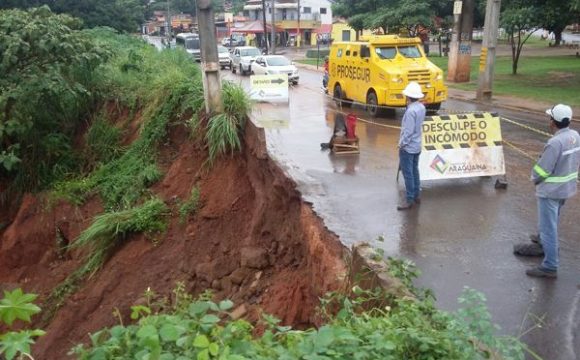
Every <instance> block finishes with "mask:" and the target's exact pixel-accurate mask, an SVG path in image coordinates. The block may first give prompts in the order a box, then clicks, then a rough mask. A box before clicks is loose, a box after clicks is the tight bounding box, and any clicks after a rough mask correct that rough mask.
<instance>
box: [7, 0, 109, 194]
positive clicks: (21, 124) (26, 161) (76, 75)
mask: <svg viewBox="0 0 580 360" xmlns="http://www.w3.org/2000/svg"><path fill="white" fill-rule="evenodd" d="M80 27H81V21H80V20H78V19H75V18H73V17H71V16H68V15H62V14H61V15H56V14H54V13H52V12H51V11H50V9H49V8H48V7H46V6H44V7H40V8H34V9H30V10H28V11H22V10H3V11H0V74H2V76H0V149H2V151H1V152H0V177H1V176H3V175H4V176H8V175H10V174H11V173H14V172H16V173H18V174H21V175H22V176H23V177H24V179H26V181H28V182H32V181H34V180H33V179H32V175H31V171H29V170H30V168H29V167H30V166H41V167H43V168H45V169H50V167H51V164H52V163H54V162H55V159H58V158H60V157H62V156H64V154H65V153H66V151H67V146H69V144H70V141H68V140H70V138H71V137H72V135H73V131H74V129H75V122H78V121H80V120H81V119H82V117H81V114H82V113H83V110H84V109H82V108H81V107H82V104H83V103H84V101H86V99H87V97H88V96H87V95H88V94H89V89H88V87H87V83H88V82H89V81H90V79H91V74H92V71H93V70H94V69H95V68H96V67H98V66H99V65H100V64H101V63H102V61H104V59H105V58H106V57H107V56H108V53H107V52H106V51H105V50H104V49H103V48H101V47H100V46H99V45H98V44H95V43H94V42H93V41H92V40H91V39H90V38H89V37H88V35H87V34H85V33H84V32H82V31H79V29H80ZM47 171H48V170H47ZM27 174H29V175H27ZM41 175H44V174H39V176H41ZM30 185H31V186H25V187H26V188H30V187H33V186H34V185H36V184H30Z"/></svg>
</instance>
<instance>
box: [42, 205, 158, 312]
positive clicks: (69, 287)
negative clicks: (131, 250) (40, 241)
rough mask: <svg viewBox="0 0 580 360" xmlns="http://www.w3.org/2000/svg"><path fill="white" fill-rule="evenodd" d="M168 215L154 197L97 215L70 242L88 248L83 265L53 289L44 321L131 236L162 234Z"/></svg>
mask: <svg viewBox="0 0 580 360" xmlns="http://www.w3.org/2000/svg"><path fill="white" fill-rule="evenodd" d="M168 214H169V209H168V208H167V206H166V205H165V203H164V202H163V201H161V200H160V199H158V198H153V199H150V200H148V201H146V202H145V203H144V204H143V205H141V206H137V207H133V208H130V209H128V210H122V211H116V212H108V213H104V214H101V215H98V216H97V217H95V219H94V220H93V223H92V224H91V226H89V227H88V228H87V229H86V230H84V231H83V232H82V233H81V234H80V236H79V237H78V239H77V240H76V241H75V242H74V243H73V244H71V245H70V247H72V248H86V249H87V250H88V255H87V257H86V259H85V261H84V263H83V265H81V267H79V268H78V269H76V270H75V271H74V272H73V273H72V274H71V275H70V276H69V277H68V278H67V279H66V280H65V281H64V282H63V283H61V284H60V285H59V286H57V287H56V288H55V289H54V290H53V291H52V293H51V294H50V296H49V297H48V299H47V301H46V303H47V305H48V306H47V311H46V312H45V313H43V320H44V321H47V320H49V319H50V318H51V317H52V315H53V314H54V312H55V311H56V309H58V308H59V307H60V306H62V305H63V303H64V300H65V298H66V296H68V295H70V294H72V293H73V292H74V291H76V290H77V288H78V287H79V286H80V285H81V283H82V280H84V279H85V278H86V277H87V276H91V275H93V274H94V273H95V272H97V271H98V270H99V269H100V268H101V266H102V265H103V264H104V263H105V261H106V260H107V259H108V258H109V257H110V256H111V255H112V254H113V252H114V251H115V249H117V248H118V246H119V245H120V244H121V243H122V240H124V239H126V237H127V236H128V235H130V234H132V233H145V234H146V236H148V237H150V238H153V237H155V236H156V235H159V234H161V233H163V232H164V231H165V229H166V228H167V222H166V219H165V217H166V216H167V215H168Z"/></svg>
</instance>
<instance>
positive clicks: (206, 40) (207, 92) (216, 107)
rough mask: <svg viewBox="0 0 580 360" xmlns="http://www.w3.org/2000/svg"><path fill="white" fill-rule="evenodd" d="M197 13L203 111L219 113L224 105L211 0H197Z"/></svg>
mask: <svg viewBox="0 0 580 360" xmlns="http://www.w3.org/2000/svg"><path fill="white" fill-rule="evenodd" d="M197 14H198V15H199V16H198V17H197V21H198V28H199V29H198V31H199V40H200V42H201V68H202V76H203V90H204V91H203V94H204V99H205V111H206V112H207V113H208V114H211V113H221V112H223V110H224V105H223V102H222V83H221V79H220V74H219V60H218V53H217V42H216V35H215V19H214V15H213V8H212V4H211V0H197Z"/></svg>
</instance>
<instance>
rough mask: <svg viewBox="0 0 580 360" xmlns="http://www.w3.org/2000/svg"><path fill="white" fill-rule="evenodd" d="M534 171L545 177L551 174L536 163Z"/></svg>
mask: <svg viewBox="0 0 580 360" xmlns="http://www.w3.org/2000/svg"><path fill="white" fill-rule="evenodd" d="M534 171H535V172H536V173H537V174H538V175H540V176H541V177H543V178H547V177H548V176H550V174H549V173H548V172H546V170H544V169H542V168H541V167H540V165H538V164H536V165H534Z"/></svg>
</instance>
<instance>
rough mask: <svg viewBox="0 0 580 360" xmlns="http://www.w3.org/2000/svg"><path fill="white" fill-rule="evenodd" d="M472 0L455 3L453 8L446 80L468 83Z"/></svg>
mask: <svg viewBox="0 0 580 360" xmlns="http://www.w3.org/2000/svg"><path fill="white" fill-rule="evenodd" d="M474 9H475V4H474V0H463V1H455V2H454V7H453V17H454V26H453V37H452V40H451V46H450V49H449V63H448V65H447V80H448V81H451V82H468V81H469V73H470V67H471V39H472V37H473V11H474Z"/></svg>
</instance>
